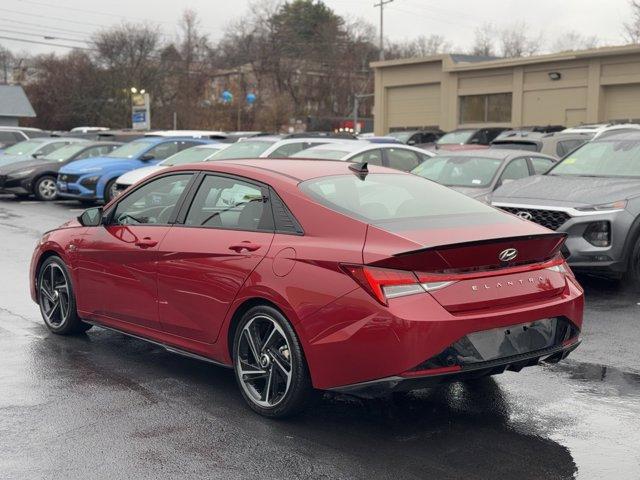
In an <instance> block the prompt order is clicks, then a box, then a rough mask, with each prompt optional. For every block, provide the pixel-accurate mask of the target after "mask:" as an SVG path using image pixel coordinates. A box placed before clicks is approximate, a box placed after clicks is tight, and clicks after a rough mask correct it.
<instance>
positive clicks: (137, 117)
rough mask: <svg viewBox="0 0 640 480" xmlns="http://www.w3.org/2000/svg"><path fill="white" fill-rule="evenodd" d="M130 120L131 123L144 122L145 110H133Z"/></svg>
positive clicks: (145, 119)
mask: <svg viewBox="0 0 640 480" xmlns="http://www.w3.org/2000/svg"><path fill="white" fill-rule="evenodd" d="M131 121H132V122H133V123H145V122H146V121H147V112H145V111H144V110H141V111H137V112H133V114H132V115H131Z"/></svg>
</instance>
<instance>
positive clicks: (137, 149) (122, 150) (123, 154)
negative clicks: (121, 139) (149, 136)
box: [105, 141, 155, 158]
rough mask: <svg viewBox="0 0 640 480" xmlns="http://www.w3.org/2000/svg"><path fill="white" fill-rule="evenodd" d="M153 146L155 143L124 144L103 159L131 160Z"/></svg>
mask: <svg viewBox="0 0 640 480" xmlns="http://www.w3.org/2000/svg"><path fill="white" fill-rule="evenodd" d="M153 145H155V142H144V141H137V142H131V143H125V144H124V145H122V146H121V147H118V148H116V149H115V150H112V151H111V153H107V154H106V155H105V157H117V158H133V157H137V156H139V155H140V154H141V153H142V152H144V151H145V150H147V149H148V148H149V147H152V146H153Z"/></svg>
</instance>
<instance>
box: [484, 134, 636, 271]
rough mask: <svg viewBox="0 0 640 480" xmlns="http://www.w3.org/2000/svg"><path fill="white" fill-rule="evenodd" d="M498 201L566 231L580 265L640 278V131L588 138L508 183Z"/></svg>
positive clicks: (573, 260)
mask: <svg viewBox="0 0 640 480" xmlns="http://www.w3.org/2000/svg"><path fill="white" fill-rule="evenodd" d="M492 205H493V206H495V207H499V208H501V209H503V210H505V211H507V212H509V213H512V214H514V215H517V216H518V217H520V218H522V219H523V221H528V220H530V221H533V222H536V223H538V224H540V225H543V226H545V227H547V228H550V229H551V230H556V231H558V232H564V233H566V234H567V241H566V243H565V246H564V247H563V254H564V256H565V257H566V258H567V260H568V262H569V264H570V265H571V267H573V268H574V269H576V270H585V271H588V272H591V273H604V274H607V275H610V276H614V277H618V278H620V277H622V276H623V275H624V274H625V273H626V274H628V275H629V277H630V278H631V279H633V280H634V281H636V282H640V131H639V132H632V133H621V134H617V135H611V136H607V137H606V138H603V139H601V140H594V141H591V142H589V143H586V144H584V145H582V146H581V147H580V148H578V149H577V150H575V151H574V152H572V153H571V154H570V155H569V156H567V157H566V158H564V159H563V160H561V161H560V162H559V163H558V164H556V165H555V166H554V167H553V168H552V169H551V170H549V171H548V172H546V173H545V174H543V175H535V176H532V177H528V178H524V179H522V180H517V181H515V182H510V183H507V184H505V185H503V186H502V187H500V188H499V189H497V190H496V191H495V192H494V194H493V201H492Z"/></svg>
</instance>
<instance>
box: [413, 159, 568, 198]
mask: <svg viewBox="0 0 640 480" xmlns="http://www.w3.org/2000/svg"><path fill="white" fill-rule="evenodd" d="M556 162H557V159H556V158H555V157H552V156H550V155H544V154H542V153H534V152H529V151H526V150H499V149H497V150H491V149H489V150H467V151H460V152H443V153H441V154H439V155H436V156H435V157H433V158H432V159H429V160H427V161H425V162H423V163H421V164H420V165H418V166H417V167H416V168H414V169H413V170H412V171H411V173H413V174H416V175H419V176H421V177H424V178H428V179H429V180H433V181H434V182H438V183H440V184H442V185H445V186H447V187H451V188H453V189H454V190H457V191H459V192H460V193H464V194H465V195H468V196H469V197H472V198H475V199H476V200H480V201H481V202H484V203H489V201H490V200H491V196H492V194H493V191H494V190H495V189H496V188H498V187H500V186H502V185H506V184H508V183H509V182H514V181H516V180H519V179H521V178H525V177H529V176H531V175H535V174H538V173H544V172H546V171H547V170H549V169H550V168H551V167H553V165H555V163H556Z"/></svg>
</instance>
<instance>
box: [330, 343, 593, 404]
mask: <svg viewBox="0 0 640 480" xmlns="http://www.w3.org/2000/svg"><path fill="white" fill-rule="evenodd" d="M580 343H581V340H580V339H578V338H576V339H574V340H573V341H572V342H571V343H568V344H566V345H559V346H555V347H550V348H547V349H543V350H538V351H534V352H529V353H527V354H521V355H515V356H511V357H504V358H499V359H496V360H490V361H487V362H479V363H477V364H474V365H469V366H466V367H461V368H457V369H454V368H453V367H451V368H448V369H447V368H443V369H440V370H437V371H436V370H434V371H432V372H426V371H424V372H420V373H418V374H416V375H397V376H392V377H387V378H381V379H379V380H372V381H369V382H362V383H356V384H352V385H345V386H341V387H337V388H331V389H330V390H331V391H335V392H340V393H349V394H352V395H358V396H364V397H368V396H377V395H380V394H385V393H389V392H407V391H411V390H418V389H421V388H427V387H433V386H435V385H438V384H441V383H448V382H459V381H464V380H472V379H476V378H482V377H487V376H490V375H497V374H500V373H504V372H505V371H514V372H519V371H520V370H522V369H523V368H525V367H532V366H535V365H538V364H540V363H541V362H544V363H558V362H559V361H560V360H563V359H565V358H567V356H568V355H569V354H570V353H571V352H573V351H574V350H575V349H576V348H578V346H579V345H580Z"/></svg>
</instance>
